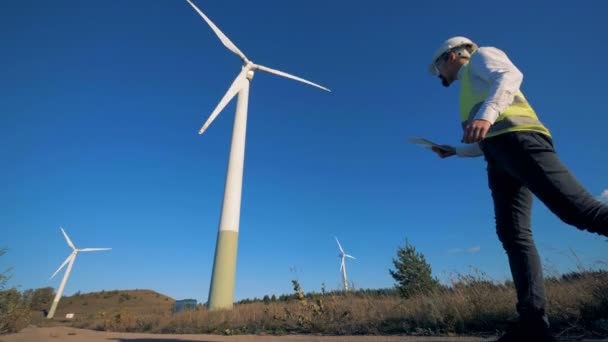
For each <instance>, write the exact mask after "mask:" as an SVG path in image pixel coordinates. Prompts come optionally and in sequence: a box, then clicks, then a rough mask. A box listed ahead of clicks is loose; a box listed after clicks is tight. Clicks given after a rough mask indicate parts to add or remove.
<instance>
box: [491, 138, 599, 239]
mask: <svg viewBox="0 0 608 342" xmlns="http://www.w3.org/2000/svg"><path fill="white" fill-rule="evenodd" d="M483 146H484V149H485V150H486V151H487V152H488V153H489V154H491V155H492V156H493V158H495V160H496V163H497V164H499V165H500V166H501V168H503V169H504V170H506V171H507V173H508V174H509V175H511V176H512V177H514V178H516V179H518V180H519V181H520V182H521V183H522V184H524V185H526V186H527V187H528V188H529V189H530V190H531V191H532V192H533V193H534V194H535V195H536V196H537V197H538V198H539V199H540V200H541V201H542V202H543V203H544V204H545V205H546V206H547V207H548V208H549V210H551V211H552V212H553V213H554V214H555V215H557V216H558V217H559V218H560V219H561V220H562V221H563V222H565V223H567V224H570V225H572V226H575V227H577V228H579V229H581V230H587V231H590V232H593V233H597V234H601V235H605V236H608V205H606V204H604V203H602V202H601V201H599V200H598V199H596V198H595V197H594V196H593V195H592V194H591V193H589V192H588V191H587V190H586V189H585V188H584V187H583V186H582V185H581V184H580V183H579V182H578V181H577V179H576V178H575V177H574V175H572V173H571V172H570V171H569V170H568V168H567V167H566V166H565V165H564V164H563V163H562V162H561V160H560V159H559V157H558V156H557V154H556V153H555V150H554V149H553V142H552V140H551V138H549V137H547V136H545V135H543V134H540V133H533V132H515V133H507V134H502V135H499V136H497V137H493V138H489V139H487V141H484V143H483Z"/></svg>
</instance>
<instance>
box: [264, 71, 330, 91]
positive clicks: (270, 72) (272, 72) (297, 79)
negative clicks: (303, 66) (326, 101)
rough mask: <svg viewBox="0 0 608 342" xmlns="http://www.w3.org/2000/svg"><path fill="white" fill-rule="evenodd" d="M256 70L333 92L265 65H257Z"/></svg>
mask: <svg viewBox="0 0 608 342" xmlns="http://www.w3.org/2000/svg"><path fill="white" fill-rule="evenodd" d="M256 68H257V69H258V70H262V71H265V72H267V73H269V74H274V75H277V76H283V77H286V78H291V79H292V80H296V81H300V82H303V83H306V84H308V85H311V86H313V87H317V88H320V89H323V90H325V91H329V92H331V90H329V89H327V88H325V87H323V86H321V85H318V84H316V83H313V82H310V81H307V80H305V79H303V78H300V77H297V76H294V75H290V74H288V73H286V72H283V71H279V70H275V69H271V68H268V67H265V66H263V65H256Z"/></svg>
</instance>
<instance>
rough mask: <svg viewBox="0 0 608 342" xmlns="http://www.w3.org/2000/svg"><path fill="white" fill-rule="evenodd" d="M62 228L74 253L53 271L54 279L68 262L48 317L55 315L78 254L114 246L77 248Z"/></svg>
mask: <svg viewBox="0 0 608 342" xmlns="http://www.w3.org/2000/svg"><path fill="white" fill-rule="evenodd" d="M60 229H61V232H62V233H63V236H65V240H66V241H67V243H68V246H70V247H71V248H72V253H71V254H70V255H69V256H68V257H67V259H65V261H64V262H63V264H61V266H59V268H58V269H57V271H55V273H53V275H52V276H51V278H50V279H53V277H55V276H56V275H57V273H59V271H61V269H62V268H64V267H65V265H66V264H67V265H68V268H67V270H66V271H65V273H64V275H63V280H61V285H59V290H57V294H56V295H55V299H53V304H52V305H51V310H50V311H49V313H48V315H47V316H46V318H48V319H51V318H53V316H55V310H56V309H57V304H59V300H60V299H61V295H62V294H63V289H64V287H65V283H66V282H67V281H68V277H69V276H70V271H72V266H73V265H74V261H75V260H76V255H78V253H79V252H95V251H107V250H110V249H112V248H83V249H78V248H76V247H75V246H74V244H73V243H72V241H71V240H70V238H69V237H68V234H66V233H65V231H64V230H63V228H61V227H60ZM50 279H49V280H50Z"/></svg>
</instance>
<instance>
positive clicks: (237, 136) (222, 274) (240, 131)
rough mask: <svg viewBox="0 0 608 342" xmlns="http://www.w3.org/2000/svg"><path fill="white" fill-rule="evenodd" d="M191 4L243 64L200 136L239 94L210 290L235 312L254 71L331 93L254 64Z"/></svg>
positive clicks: (212, 302)
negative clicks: (248, 113) (240, 227)
mask: <svg viewBox="0 0 608 342" xmlns="http://www.w3.org/2000/svg"><path fill="white" fill-rule="evenodd" d="M187 1H188V3H189V4H190V5H191V6H192V8H194V10H195V11H196V12H197V13H198V14H199V15H200V16H201V17H202V18H203V20H205V22H206V23H207V25H209V26H210V27H211V29H212V30H213V32H215V34H216V35H217V37H218V38H219V39H220V41H221V42H222V44H224V46H225V47H226V48H228V49H229V50H230V51H232V52H233V53H235V54H236V55H237V56H239V57H240V58H241V60H242V61H243V66H242V68H241V72H240V73H239V74H238V76H237V77H236V79H235V80H234V81H233V82H232V84H231V85H230V88H228V91H227V92H226V94H225V95H224V97H223V98H222V99H221V100H220V103H219V104H218V105H217V106H216V107H215V109H214V110H213V112H212V113H211V115H210V116H209V118H208V119H207V121H206V122H205V124H204V125H203V127H202V128H201V129H200V131H199V134H203V132H205V130H206V129H207V128H208V127H209V125H211V123H212V122H213V120H214V119H215V118H216V117H217V116H218V114H219V113H220V112H221V111H222V110H223V109H224V107H225V106H226V105H227V104H228V103H229V102H230V101H231V100H232V98H234V97H235V96H236V95H237V94H238V99H237V104H236V115H235V117H234V126H233V131H232V143H231V147H230V157H229V161H228V171H227V175H226V184H225V189H224V200H223V203H222V212H221V217H220V224H219V232H218V236H217V242H216V249H215V256H214V261H213V272H212V275H211V286H210V288H209V299H208V300H209V302H208V308H209V309H210V310H214V309H231V308H232V306H233V303H234V278H235V273H236V255H237V244H238V243H237V242H238V234H239V223H240V222H239V221H240V210H241V208H240V207H241V190H242V186H243V165H244V159H245V133H246V129H247V106H248V103H249V85H250V83H251V80H252V79H253V75H254V72H255V71H257V70H259V71H264V72H267V73H270V74H274V75H277V76H282V77H286V78H290V79H292V80H296V81H299V82H303V83H306V84H308V85H311V86H314V87H317V88H320V89H323V90H326V91H329V89H327V88H325V87H322V86H320V85H318V84H316V83H313V82H310V81H307V80H305V79H302V78H300V77H296V76H293V75H290V74H288V73H285V72H283V71H279V70H275V69H271V68H268V67H265V66H263V65H259V64H254V63H253V62H252V61H251V60H249V59H248V58H247V57H246V56H245V54H243V53H242V52H241V50H239V48H238V47H237V46H236V45H235V44H234V43H233V42H232V41H231V40H230V39H229V38H228V37H227V36H226V35H225V34H224V33H223V32H222V31H220V29H219V28H218V27H217V26H216V25H215V24H214V23H213V22H212V21H211V20H210V19H209V18H208V17H207V16H206V15H205V14H204V13H203V12H202V11H201V10H200V9H199V8H198V7H197V6H196V5H195V4H194V3H193V2H192V1H190V0H187Z"/></svg>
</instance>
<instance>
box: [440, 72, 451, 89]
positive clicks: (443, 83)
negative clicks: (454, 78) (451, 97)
mask: <svg viewBox="0 0 608 342" xmlns="http://www.w3.org/2000/svg"><path fill="white" fill-rule="evenodd" d="M439 78H440V79H441V85H443V86H444V87H446V88H447V87H449V86H450V82H448V80H446V79H445V77H443V76H442V75H439Z"/></svg>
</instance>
